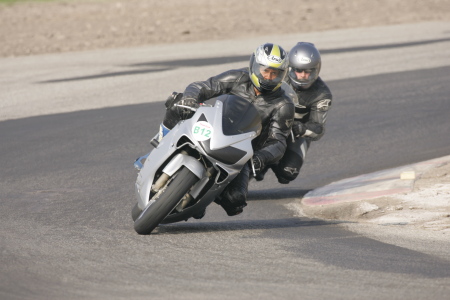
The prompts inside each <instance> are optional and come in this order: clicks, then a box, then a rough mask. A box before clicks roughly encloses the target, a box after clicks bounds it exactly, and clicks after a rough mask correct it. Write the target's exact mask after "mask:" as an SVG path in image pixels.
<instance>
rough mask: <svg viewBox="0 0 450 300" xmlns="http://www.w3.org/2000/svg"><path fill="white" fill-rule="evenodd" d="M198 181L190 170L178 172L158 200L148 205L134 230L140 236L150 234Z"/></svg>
mask: <svg viewBox="0 0 450 300" xmlns="http://www.w3.org/2000/svg"><path fill="white" fill-rule="evenodd" d="M198 180H199V179H198V177H197V176H195V175H194V173H192V172H191V171H190V170H189V169H188V168H186V167H182V168H181V169H180V170H178V171H177V172H176V173H175V174H174V175H173V176H172V178H171V179H169V181H168V182H167V185H166V186H165V187H163V189H164V190H163V191H162V192H161V194H160V195H159V197H158V199H157V200H156V201H155V202H154V203H152V204H151V205H148V206H147V207H146V208H145V209H144V210H143V211H142V213H141V214H140V215H139V216H138V217H137V219H136V220H135V221H134V230H136V232H137V233H139V234H150V233H151V232H152V231H153V229H155V228H156V227H157V226H158V225H159V223H161V221H162V220H164V218H165V217H167V215H169V214H170V212H171V211H172V210H173V209H174V208H175V207H176V206H177V205H178V203H179V202H180V201H181V199H182V198H183V196H184V195H186V193H187V192H189V190H190V189H191V187H192V186H193V185H194V184H195V183H196V182H197V181H198ZM150 200H151V199H150Z"/></svg>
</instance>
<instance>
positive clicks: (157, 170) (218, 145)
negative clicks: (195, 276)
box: [131, 95, 262, 234]
mask: <svg viewBox="0 0 450 300" xmlns="http://www.w3.org/2000/svg"><path fill="white" fill-rule="evenodd" d="M207 102H208V103H205V104H203V105H201V106H199V107H198V108H192V107H188V106H183V105H177V106H178V107H179V108H180V109H189V110H191V111H192V113H193V116H192V117H191V118H189V119H186V120H182V121H180V122H179V123H178V124H177V125H176V126H175V127H174V128H173V129H172V130H170V131H169V132H168V133H167V134H166V135H165V136H164V137H163V138H162V140H161V141H160V142H157V140H156V139H155V138H154V139H153V140H152V141H151V144H152V146H154V147H155V148H154V149H153V150H152V151H151V152H150V153H148V154H147V155H144V156H142V157H140V158H138V159H137V160H136V162H135V164H134V165H135V167H136V169H138V170H139V173H138V175H137V179H136V183H135V194H136V198H137V203H136V204H135V206H134V207H133V209H132V212H131V216H132V218H133V221H134V229H135V230H136V232H137V233H139V234H150V233H151V232H152V231H153V230H154V229H155V228H156V227H157V226H158V225H159V224H168V223H175V222H180V221H187V220H188V219H190V218H192V217H194V218H199V217H198V215H199V214H200V217H201V216H203V215H202V213H203V214H204V211H205V209H206V207H207V206H208V205H209V204H211V203H212V202H213V201H214V199H215V198H216V197H217V196H219V195H220V194H221V193H222V191H223V190H224V189H225V187H226V186H227V185H228V184H229V183H230V182H231V181H232V180H233V179H234V178H235V177H236V176H237V175H238V174H239V172H240V171H241V169H242V168H243V167H244V166H245V164H247V163H248V162H249V161H250V162H251V158H252V156H253V148H252V140H253V139H254V138H256V137H257V136H258V135H259V134H260V133H261V128H262V127H261V118H260V116H259V113H258V111H257V110H256V108H255V107H254V106H253V104H251V103H250V102H248V101H247V100H245V99H243V98H241V97H239V96H235V95H221V96H219V97H217V98H213V99H211V100H208V101H207ZM209 102H211V103H209ZM252 167H253V165H252ZM253 172H254V167H253Z"/></svg>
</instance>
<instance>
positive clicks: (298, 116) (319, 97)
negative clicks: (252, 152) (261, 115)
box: [272, 77, 332, 183]
mask: <svg viewBox="0 0 450 300" xmlns="http://www.w3.org/2000/svg"><path fill="white" fill-rule="evenodd" d="M286 83H287V84H288V85H291V84H290V80H289V78H288V79H287V80H286ZM283 87H284V86H283ZM294 90H295V93H296V94H297V99H294V102H295V116H294V120H295V121H299V122H301V123H303V124H304V126H305V127H306V132H305V133H304V134H303V135H302V136H301V137H300V138H297V139H294V138H293V137H292V136H291V137H289V138H288V140H287V149H286V152H285V153H284V155H283V158H282V159H281V160H280V161H279V162H278V164H276V165H275V166H274V167H272V170H273V171H274V173H275V175H276V176H277V178H278V181H279V182H280V183H289V182H290V181H292V180H294V179H295V178H297V176H298V174H299V172H300V169H301V167H302V165H303V161H304V159H305V156H306V152H307V151H308V149H309V146H310V143H311V141H317V140H319V139H320V138H321V137H322V136H323V135H324V134H325V122H326V120H327V115H328V111H329V109H330V106H331V101H332V95H331V91H330V89H329V88H328V86H327V85H326V84H325V82H323V80H322V79H321V78H320V77H319V78H318V79H317V80H316V81H315V82H314V83H313V84H312V85H311V86H310V87H309V88H308V89H302V90H296V89H294ZM296 101H297V102H296ZM294 126H295V125H294Z"/></svg>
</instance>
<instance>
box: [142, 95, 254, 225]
mask: <svg viewBox="0 0 450 300" xmlns="http://www.w3.org/2000/svg"><path fill="white" fill-rule="evenodd" d="M222 114H223V103H222V102H221V101H216V103H215V105H214V106H213V107H211V106H204V107H203V106H202V107H199V108H198V109H197V111H196V112H195V114H194V115H193V116H192V117H191V118H190V119H188V120H184V121H181V122H179V123H178V124H177V125H176V126H175V127H174V128H173V129H172V130H171V131H170V132H169V133H168V134H167V135H166V136H165V137H164V138H163V139H162V140H161V142H160V143H159V145H158V146H157V148H155V149H153V151H152V152H151V153H150V154H149V155H148V157H147V159H146V160H145V163H144V166H143V168H142V169H141V171H140V172H139V174H138V178H137V180H136V184H135V191H136V197H137V200H138V206H139V208H141V209H144V208H145V207H146V206H147V205H148V203H149V197H150V191H151V187H152V184H153V183H154V179H155V178H154V177H155V174H156V172H157V171H158V169H160V167H161V165H163V164H164V163H166V162H167V161H168V160H169V159H170V162H168V163H167V165H166V166H165V169H164V171H167V172H168V173H170V174H168V175H172V174H174V173H175V172H176V171H177V170H178V169H179V168H180V167H182V166H186V167H187V168H189V169H190V170H191V171H192V172H193V173H194V174H195V175H196V176H198V177H199V178H200V179H201V178H202V177H203V176H204V173H205V167H204V166H203V164H202V163H201V162H199V161H198V160H196V159H195V158H193V157H190V156H187V155H182V154H177V155H175V156H173V155H174V153H175V152H176V151H177V150H178V149H179V148H181V147H183V146H185V145H186V143H184V142H182V143H180V140H181V139H182V138H183V137H186V138H187V139H188V140H189V141H190V142H189V141H188V142H189V143H190V144H191V147H192V148H195V149H196V150H197V151H198V152H199V153H201V154H202V155H204V156H205V157H207V158H208V160H209V161H210V162H211V163H212V165H213V166H214V167H215V168H216V169H217V170H218V171H219V172H218V174H217V177H216V178H215V179H214V180H215V183H214V185H213V186H212V187H211V188H210V189H209V190H208V191H207V192H206V193H205V195H203V196H202V198H201V199H200V200H199V201H198V202H197V203H196V204H195V205H193V206H192V207H189V208H187V209H185V212H184V213H181V214H177V216H168V217H167V218H166V219H165V220H164V222H163V223H170V222H176V221H180V220H184V219H187V218H189V217H190V216H192V213H193V212H194V211H195V210H198V209H199V207H203V208H205V207H206V206H207V205H209V204H210V203H211V202H212V201H213V200H214V198H215V196H216V195H218V194H219V193H220V192H221V191H222V190H223V189H224V188H225V187H226V186H227V185H228V183H230V182H231V180H233V179H234V178H235V177H236V176H237V174H238V173H239V172H240V170H241V169H242V167H243V165H244V164H245V163H247V161H248V160H249V159H250V158H251V157H252V156H253V148H252V145H251V140H252V139H253V138H254V137H256V136H257V135H258V134H259V132H253V131H252V132H247V133H243V134H238V135H229V136H226V135H224V134H223V128H222ZM200 121H205V122H208V123H210V124H211V125H212V126H213V129H214V133H213V134H212V136H211V138H210V141H209V149H206V148H205V145H204V143H203V144H202V142H204V141H198V140H197V139H196V138H195V136H194V134H193V126H194V125H195V124H196V123H197V122H200ZM231 145H232V147H233V148H236V149H239V150H242V153H245V155H243V156H242V157H241V158H240V159H239V160H238V161H236V162H234V163H233V164H230V165H228V164H225V163H223V162H222V161H221V160H220V158H219V157H216V158H214V157H211V156H210V155H208V153H207V151H210V150H214V151H215V150H220V149H224V150H225V151H226V149H227V147H230V146H231ZM210 152H211V151H210ZM172 156H173V157H172ZM187 157H189V158H187ZM221 174H222V175H223V174H226V176H225V178H223V177H220V175H221Z"/></svg>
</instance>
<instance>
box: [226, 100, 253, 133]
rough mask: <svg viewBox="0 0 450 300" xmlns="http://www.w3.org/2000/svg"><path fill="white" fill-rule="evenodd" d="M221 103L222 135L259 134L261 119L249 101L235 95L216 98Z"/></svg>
mask: <svg viewBox="0 0 450 300" xmlns="http://www.w3.org/2000/svg"><path fill="white" fill-rule="evenodd" d="M217 100H218V101H221V102H223V115H222V126H223V134H224V135H237V134H242V133H247V132H252V131H255V132H257V134H258V135H259V133H260V132H261V117H260V116H259V113H258V111H257V110H256V108H255V107H254V106H253V104H251V103H250V102H249V101H247V100H245V99H243V98H241V97H239V96H235V95H223V96H220V97H218V99H217Z"/></svg>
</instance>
